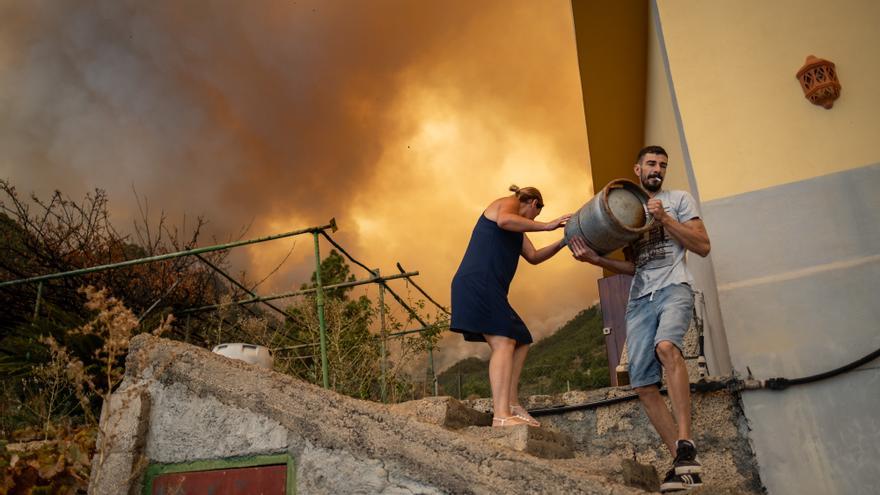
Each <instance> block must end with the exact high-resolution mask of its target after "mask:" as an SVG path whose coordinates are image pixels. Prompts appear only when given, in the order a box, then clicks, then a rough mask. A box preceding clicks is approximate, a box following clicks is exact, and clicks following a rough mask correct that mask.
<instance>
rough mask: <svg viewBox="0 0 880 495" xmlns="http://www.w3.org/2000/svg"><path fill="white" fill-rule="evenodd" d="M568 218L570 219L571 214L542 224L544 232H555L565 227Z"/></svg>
mask: <svg viewBox="0 0 880 495" xmlns="http://www.w3.org/2000/svg"><path fill="white" fill-rule="evenodd" d="M569 218H571V213H568V214H566V215H562V216H561V217H559V218H557V219H555V220H550V221H549V222H547V223H545V224H544V230H556V229H558V228H560V227H565V224H566V222H568V219H569Z"/></svg>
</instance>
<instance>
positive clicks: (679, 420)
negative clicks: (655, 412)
mask: <svg viewBox="0 0 880 495" xmlns="http://www.w3.org/2000/svg"><path fill="white" fill-rule="evenodd" d="M657 356H658V357H659V358H660V362H661V363H662V364H663V368H664V369H665V370H666V389H667V391H668V392H669V400H671V401H672V410H673V412H675V422H676V424H677V425H678V431H677V437H676V438H675V440H690V439H691V387H690V383H689V381H688V373H687V366H686V365H685V363H684V357H682V355H681V351H680V350H679V349H678V347H676V346H675V344H673V343H672V342H669V341H667V340H664V341H661V342H660V343H658V344H657ZM663 407H664V408H665V407H666V405H665V404H664V406H663ZM664 441H665V439H664ZM667 444H668V442H667ZM671 451H672V452H675V449H674V448H673V449H671Z"/></svg>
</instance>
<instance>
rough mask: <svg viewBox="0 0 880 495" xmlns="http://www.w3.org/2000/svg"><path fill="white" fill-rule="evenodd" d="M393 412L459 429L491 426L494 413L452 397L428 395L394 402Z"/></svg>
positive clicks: (391, 407) (391, 408) (423, 421)
mask: <svg viewBox="0 0 880 495" xmlns="http://www.w3.org/2000/svg"><path fill="white" fill-rule="evenodd" d="M389 409H390V410H391V412H394V413H397V414H405V415H408V416H412V417H414V418H415V419H417V420H419V421H421V422H422V423H428V424H432V425H438V426H443V427H445V428H452V429H459V428H465V427H468V426H490V425H491V424H492V415H491V414H489V413H485V412H480V411H477V410H476V409H474V408H472V407H469V406H466V405H464V404H463V403H461V402H459V401H458V400H456V399H453V398H452V397H427V398H424V399H420V400H411V401H409V402H401V403H400V404H393V405H391V406H390V407H389Z"/></svg>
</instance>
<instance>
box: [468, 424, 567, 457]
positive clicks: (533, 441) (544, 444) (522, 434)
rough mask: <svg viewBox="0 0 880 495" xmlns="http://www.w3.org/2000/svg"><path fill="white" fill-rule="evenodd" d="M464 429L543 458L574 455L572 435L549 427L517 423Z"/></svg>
mask: <svg viewBox="0 0 880 495" xmlns="http://www.w3.org/2000/svg"><path fill="white" fill-rule="evenodd" d="M464 431H465V432H467V433H468V434H469V435H472V436H475V437H477V438H479V439H480V440H483V441H487V442H490V443H493V444H495V445H499V446H502V447H507V448H509V449H513V450H516V451H518V452H524V453H526V454H530V455H533V456H535V457H541V458H543V459H570V458H572V457H574V443H573V442H572V440H571V437H569V436H568V435H566V434H564V433H559V432H555V431H553V430H549V429H547V428H535V427H534V426H528V425H517V426H506V427H501V428H476V427H471V428H466V429H465V430H464Z"/></svg>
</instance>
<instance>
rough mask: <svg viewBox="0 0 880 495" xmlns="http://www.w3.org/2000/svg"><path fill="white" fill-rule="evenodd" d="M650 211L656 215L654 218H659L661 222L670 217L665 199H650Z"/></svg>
mask: <svg viewBox="0 0 880 495" xmlns="http://www.w3.org/2000/svg"><path fill="white" fill-rule="evenodd" d="M648 213H650V214H651V216H653V217H654V220H657V221H658V222H660V223H664V222H665V220H666V218H667V217H669V215H667V214H666V210H665V209H664V208H663V201H660V200H659V199H656V198H651V199H649V200H648Z"/></svg>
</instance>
